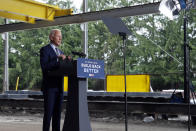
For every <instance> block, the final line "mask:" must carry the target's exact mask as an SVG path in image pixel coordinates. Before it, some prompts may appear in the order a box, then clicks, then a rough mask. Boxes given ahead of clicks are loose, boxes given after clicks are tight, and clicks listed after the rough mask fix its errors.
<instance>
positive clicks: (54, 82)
mask: <svg viewBox="0 0 196 131" xmlns="http://www.w3.org/2000/svg"><path fill="white" fill-rule="evenodd" d="M49 39H50V43H49V44H48V45H46V46H44V47H42V48H41V49H40V64H41V68H42V74H43V81H42V89H41V90H42V92H43V96H44V118H43V131H49V129H50V121H51V119H52V131H60V119H61V106H62V101H63V88H62V84H63V78H62V77H61V76H54V75H50V73H51V72H53V71H55V70H58V68H59V66H60V59H62V60H64V59H65V58H66V56H65V55H64V54H63V52H62V51H60V50H59V49H58V48H57V47H59V46H60V45H61V39H62V34H61V31H60V30H58V29H53V30H51V32H50V35H49Z"/></svg>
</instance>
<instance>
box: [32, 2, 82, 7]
mask: <svg viewBox="0 0 196 131" xmlns="http://www.w3.org/2000/svg"><path fill="white" fill-rule="evenodd" d="M35 1H39V2H42V3H44V2H43V1H42V0H35ZM65 1H66V0H65ZM71 1H73V5H74V6H75V7H76V8H77V9H79V8H80V7H81V4H82V1H83V0H71Z"/></svg>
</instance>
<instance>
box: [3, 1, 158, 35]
mask: <svg viewBox="0 0 196 131" xmlns="http://www.w3.org/2000/svg"><path fill="white" fill-rule="evenodd" d="M158 8H159V2H156V3H149V4H143V5H136V6H129V7H123V8H114V9H109V10H102V11H94V12H87V13H82V14H75V15H71V16H62V17H57V18H55V21H54V22H49V21H42V20H39V21H36V23H35V24H28V23H15V24H7V25H0V33H3V32H10V31H18V30H26V29H34V28H41V27H48V26H56V25H64V24H74V23H83V22H88V21H97V20H102V18H103V17H108V16H109V17H126V16H137V15H144V14H153V13H159V10H158Z"/></svg>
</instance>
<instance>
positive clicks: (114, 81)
mask: <svg viewBox="0 0 196 131" xmlns="http://www.w3.org/2000/svg"><path fill="white" fill-rule="evenodd" d="M126 81H127V82H126V83H127V92H150V76H149V75H127V76H126ZM106 91H107V92H125V84H124V75H107V88H106Z"/></svg>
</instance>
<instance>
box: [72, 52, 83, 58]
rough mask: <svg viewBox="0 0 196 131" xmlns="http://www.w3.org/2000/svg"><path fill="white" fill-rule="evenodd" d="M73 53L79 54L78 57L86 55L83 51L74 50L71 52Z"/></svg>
mask: <svg viewBox="0 0 196 131" xmlns="http://www.w3.org/2000/svg"><path fill="white" fill-rule="evenodd" d="M71 53H72V54H73V55H77V56H80V57H86V54H85V53H83V52H75V51H72V52H71Z"/></svg>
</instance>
